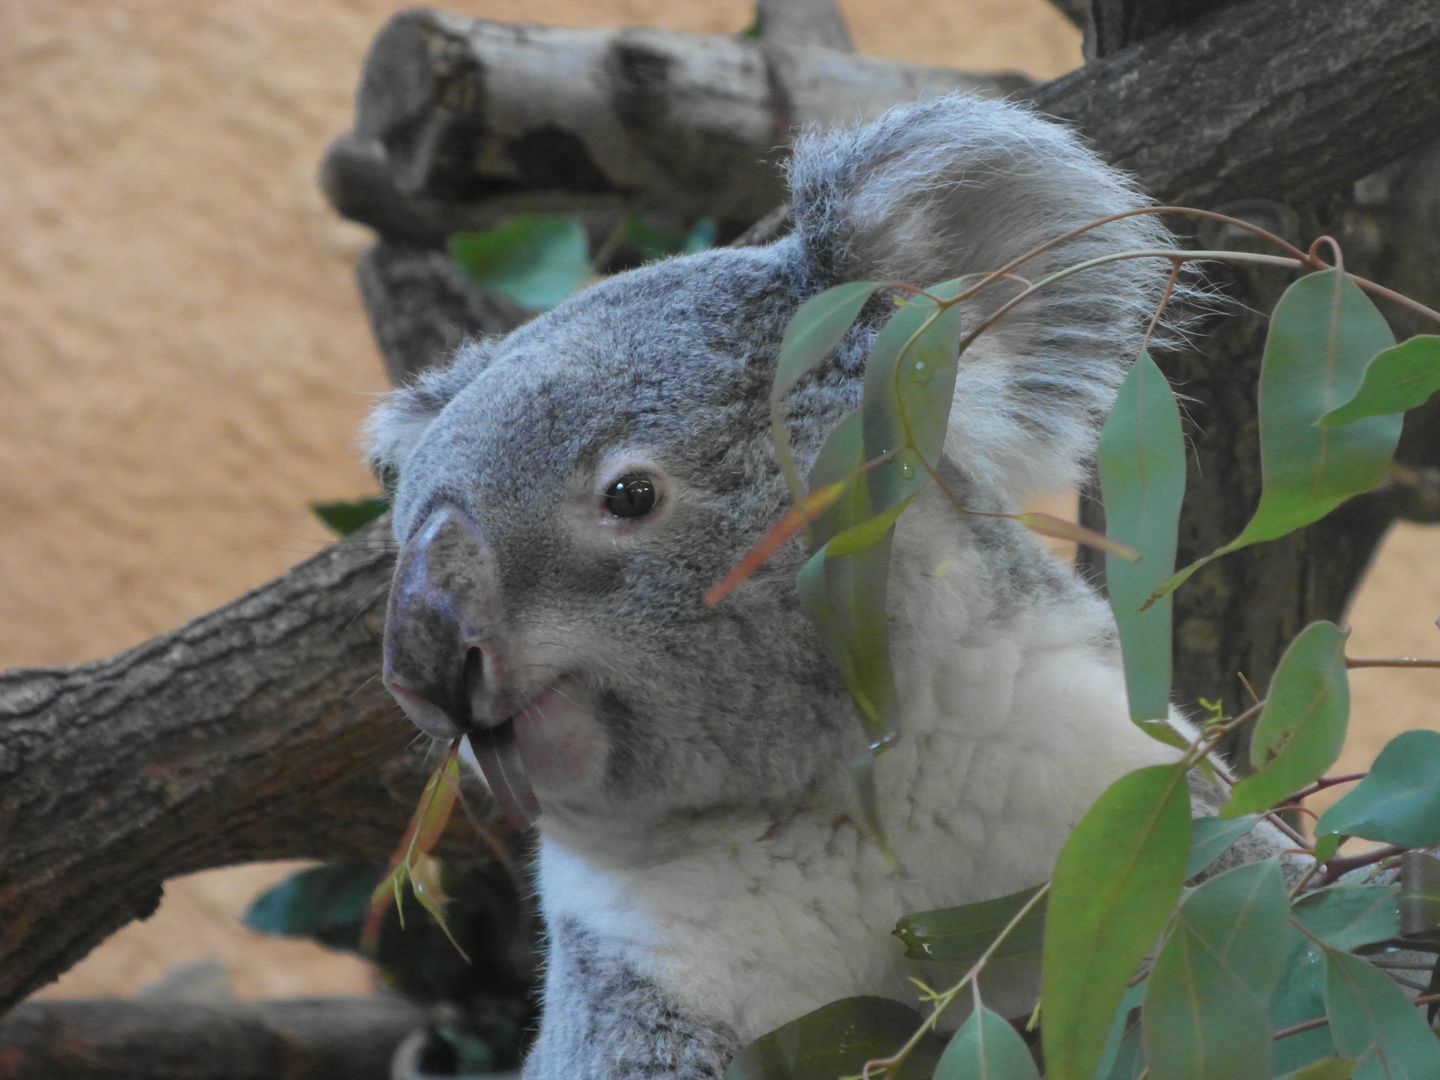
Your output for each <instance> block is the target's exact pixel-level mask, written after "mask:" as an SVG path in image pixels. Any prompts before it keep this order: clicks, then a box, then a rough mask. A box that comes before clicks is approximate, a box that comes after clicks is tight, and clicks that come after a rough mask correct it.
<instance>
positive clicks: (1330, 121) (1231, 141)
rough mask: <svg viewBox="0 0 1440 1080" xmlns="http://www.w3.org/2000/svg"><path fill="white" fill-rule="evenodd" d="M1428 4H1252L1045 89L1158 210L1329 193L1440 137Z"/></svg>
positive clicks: (1439, 10) (1321, 0)
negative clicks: (1165, 205) (1160, 205)
mask: <svg viewBox="0 0 1440 1080" xmlns="http://www.w3.org/2000/svg"><path fill="white" fill-rule="evenodd" d="M1437 71H1440V5H1436V4H1415V3H1411V2H1410V0H1251V2H1248V3H1241V4H1233V5H1230V6H1228V7H1225V8H1223V9H1221V10H1219V11H1216V12H1214V13H1212V14H1211V15H1209V16H1207V17H1205V18H1203V19H1200V20H1197V21H1195V22H1193V23H1191V24H1189V25H1187V26H1185V27H1183V28H1178V29H1171V30H1168V31H1166V32H1164V33H1162V34H1160V35H1157V36H1156V37H1154V38H1152V39H1150V40H1147V41H1145V42H1142V43H1141V44H1140V45H1138V46H1136V47H1135V48H1132V49H1129V50H1126V51H1125V52H1124V53H1121V54H1120V55H1118V56H1115V57H1113V58H1111V59H1107V60H1102V61H1099V62H1097V63H1093V64H1087V65H1086V66H1085V67H1083V68H1081V69H1080V70H1079V71H1076V72H1073V73H1071V74H1069V75H1065V76H1062V77H1061V78H1059V79H1056V80H1055V81H1054V82H1051V83H1047V84H1046V85H1045V86H1043V87H1041V88H1040V89H1039V90H1038V91H1037V92H1036V94H1035V101H1036V104H1037V105H1039V107H1040V108H1041V109H1043V110H1044V111H1046V112H1049V113H1053V114H1054V115H1056V116H1060V117H1064V118H1065V119H1067V120H1070V121H1072V122H1074V123H1075V124H1076V125H1077V126H1079V128H1080V130H1081V131H1083V132H1084V133H1085V134H1086V135H1087V136H1088V137H1089V138H1090V139H1091V140H1092V141H1093V142H1094V143H1095V145H1096V146H1097V147H1099V149H1100V151H1101V152H1102V153H1103V154H1104V155H1105V157H1106V158H1107V159H1108V160H1110V161H1111V162H1113V163H1115V164H1116V165H1118V166H1120V167H1121V168H1122V169H1126V170H1129V171H1130V172H1132V173H1134V174H1135V175H1136V176H1138V177H1139V178H1140V181H1141V183H1142V184H1144V186H1145V187H1146V188H1147V189H1148V190H1150V191H1151V192H1153V193H1154V194H1155V195H1156V196H1158V197H1159V198H1161V199H1163V200H1164V201H1166V202H1171V203H1183V204H1186V205H1190V206H1205V207H1210V206H1215V205H1217V204H1220V203H1226V202H1230V201H1233V200H1235V199H1249V198H1271V199H1278V200H1281V201H1285V202H1289V203H1292V204H1293V203H1295V202H1300V201H1305V200H1309V199H1314V198H1317V197H1320V196H1326V195H1330V194H1333V193H1334V192H1336V191H1339V190H1341V189H1342V188H1344V187H1346V186H1348V185H1349V184H1352V183H1354V182H1355V181H1357V180H1359V179H1360V178H1361V177H1363V176H1367V175H1369V174H1370V173H1372V172H1374V171H1375V170H1376V169H1377V168H1379V167H1380V166H1382V165H1385V164H1388V163H1389V162H1391V161H1394V160H1395V159H1397V158H1399V157H1401V156H1403V155H1405V154H1406V153H1409V152H1410V151H1413V150H1415V149H1417V148H1418V147H1420V146H1422V145H1424V144H1425V143H1427V142H1429V141H1430V140H1432V139H1433V138H1434V137H1435V135H1436V133H1437V131H1440V80H1437V79H1436V78H1435V73H1436V72H1437Z"/></svg>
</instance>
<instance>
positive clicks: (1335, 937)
mask: <svg viewBox="0 0 1440 1080" xmlns="http://www.w3.org/2000/svg"><path fill="white" fill-rule="evenodd" d="M1399 894H1400V886H1398V885H1332V886H1330V887H1329V888H1328V889H1316V890H1315V891H1314V892H1310V893H1306V894H1305V895H1304V896H1302V897H1300V899H1298V900H1296V901H1295V903H1294V905H1293V906H1292V907H1291V911H1290V913H1291V915H1292V916H1293V917H1294V918H1295V919H1296V920H1297V921H1298V922H1300V923H1301V924H1302V925H1303V926H1304V927H1305V929H1306V930H1308V931H1310V933H1312V934H1313V935H1315V937H1317V938H1319V939H1320V940H1321V941H1323V942H1324V943H1325V944H1326V945H1329V946H1330V947H1331V948H1332V949H1339V950H1341V951H1342V952H1349V951H1350V950H1351V949H1357V948H1359V947H1360V946H1361V945H1369V944H1371V943H1372V942H1376V941H1385V940H1387V939H1389V938H1393V937H1395V936H1396V935H1397V934H1399V933H1400V903H1399Z"/></svg>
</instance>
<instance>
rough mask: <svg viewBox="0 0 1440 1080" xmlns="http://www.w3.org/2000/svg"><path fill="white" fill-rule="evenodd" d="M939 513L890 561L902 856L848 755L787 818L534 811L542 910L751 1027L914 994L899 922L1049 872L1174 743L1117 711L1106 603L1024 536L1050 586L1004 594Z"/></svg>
mask: <svg viewBox="0 0 1440 1080" xmlns="http://www.w3.org/2000/svg"><path fill="white" fill-rule="evenodd" d="M947 509H948V507H946V506H944V505H942V502H941V499H940V498H927V499H926V500H925V502H924V503H923V504H922V505H919V506H917V507H915V508H914V512H913V515H912V516H911V517H910V518H908V519H907V520H906V521H905V522H904V523H903V524H902V526H901V529H900V535H899V537H898V538H897V547H896V553H895V563H896V568H895V570H894V571H893V572H892V573H893V575H894V577H895V579H896V580H895V586H896V588H895V591H894V593H892V595H897V596H899V597H902V598H903V599H902V601H901V603H900V604H898V605H897V609H898V610H896V612H895V614H894V621H895V625H896V628H897V633H896V636H895V639H894V651H895V654H896V656H897V669H898V670H897V677H898V681H899V683H900V688H901V689H900V693H901V704H902V717H903V719H902V734H901V737H900V739H899V740H898V742H897V743H896V745H894V746H893V747H892V748H890V749H889V750H887V751H886V752H885V753H884V754H883V755H881V757H880V759H879V762H878V763H877V769H878V776H877V781H878V787H879V790H880V797H881V800H882V814H881V816H882V820H883V821H884V822H885V823H886V829H887V836H888V839H889V841H890V842H891V844H892V845H893V848H894V849H895V851H896V853H897V854H898V856H899V858H900V860H901V862H902V864H903V866H904V870H903V871H902V872H897V871H896V870H895V869H894V868H892V867H891V866H890V864H889V863H888V862H887V861H886V859H885V857H884V855H883V853H882V852H881V850H880V847H879V845H878V844H877V843H876V840H875V837H873V836H871V835H870V834H869V833H868V832H867V830H866V829H865V828H864V826H863V825H862V824H861V823H862V821H863V815H862V812H861V810H860V808H859V806H858V805H857V803H856V799H855V780H854V777H853V773H852V767H851V757H852V755H842V756H840V757H838V758H837V760H836V761H835V762H834V767H833V770H832V771H831V772H830V774H829V775H827V776H825V777H823V778H822V779H820V780H819V781H817V783H816V784H815V785H814V786H813V787H811V788H810V789H809V790H808V791H807V792H806V793H805V796H804V798H803V799H802V800H801V801H800V802H799V803H798V805H796V806H795V807H794V808H793V809H791V810H789V811H788V812H786V813H784V814H783V815H782V816H777V815H767V814H764V813H757V812H754V811H750V812H745V811H732V812H729V813H726V814H724V815H720V816H717V817H716V818H714V819H709V820H705V821H703V822H697V823H694V824H688V825H686V826H682V827H681V831H682V832H683V835H681V836H671V837H667V838H664V839H661V838H654V837H652V838H636V837H631V836H626V835H625V832H626V830H625V826H624V823H623V822H610V823H607V826H606V827H604V828H582V829H570V828H564V827H562V828H560V829H556V830H553V831H552V830H550V829H548V828H547V827H546V826H545V824H544V819H543V818H542V826H541V831H542V849H541V850H542V854H541V861H540V873H539V889H540V895H541V901H542V904H543V907H544V911H545V914H546V918H547V920H548V921H550V922H551V923H555V922H560V921H564V922H568V923H570V924H572V925H574V926H576V927H581V928H584V930H586V931H588V932H589V933H591V934H593V935H594V936H595V937H596V938H599V939H604V940H606V941H608V942H610V943H612V944H613V946H614V947H615V948H616V949H617V950H618V952H619V953H620V954H621V955H623V956H624V957H625V959H626V962H628V963H629V964H631V965H633V967H634V969H635V970H636V972H637V973H639V974H641V975H643V976H644V977H645V978H647V979H649V980H652V981H653V982H654V983H655V985H656V986H658V987H660V988H662V989H663V990H664V991H665V992H666V993H667V994H668V995H670V996H672V997H673V998H674V999H675V1000H676V1001H677V1002H681V1003H683V1005H684V1006H685V1007H686V1008H687V1009H689V1010H691V1011H693V1012H694V1013H695V1014H696V1015H699V1016H705V1017H709V1018H711V1019H712V1020H714V1021H718V1022H720V1023H723V1024H724V1025H726V1026H727V1027H729V1028H731V1029H733V1030H734V1031H735V1033H736V1034H737V1035H738V1036H739V1038H740V1040H741V1042H748V1041H750V1040H753V1039H754V1038H756V1037H758V1036H760V1035H762V1034H764V1033H765V1032H766V1031H769V1030H772V1029H773V1028H775V1027H777V1026H779V1025H780V1024H782V1023H785V1022H787V1021H789V1020H792V1019H795V1018H796V1017H797V1016H800V1015H803V1014H804V1013H806V1012H808V1011H810V1010H812V1009H815V1008H819V1007H820V1006H821V1005H823V1004H825V1003H827V1002H830V1001H834V1000H837V999H839V998H842V997H847V996H851V995H857V994H882V995H886V996H892V997H895V998H896V999H898V1000H907V1001H913V1000H914V997H915V990H914V987H913V985H912V984H911V983H910V982H909V978H910V977H911V976H914V977H919V978H922V979H924V980H925V981H927V982H930V983H932V984H937V983H940V982H943V975H944V974H945V973H943V972H939V971H937V967H936V965H934V964H926V963H913V962H909V961H906V960H905V959H904V958H903V947H902V946H901V944H900V942H899V941H898V940H897V939H896V938H895V937H894V936H893V935H892V934H891V931H892V930H893V929H894V926H895V922H896V920H897V919H899V918H900V917H901V916H902V915H905V914H911V913H915V912H918V911H924V910H930V909H933V908H937V907H946V906H952V905H956V904H964V903H971V902H975V901H979V900H986V899H990V898H992V897H995V896H1002V895H1005V894H1007V893H1010V892H1015V891H1018V890H1020V889H1023V888H1027V887H1030V886H1033V885H1038V884H1040V883H1042V882H1043V881H1045V880H1047V879H1048V878H1049V876H1050V871H1051V868H1052V866H1053V863H1054V858H1055V854H1056V853H1057V852H1058V851H1059V848H1060V845H1061V844H1062V843H1063V841H1064V839H1065V837H1066V836H1067V835H1068V833H1069V831H1070V829H1071V828H1073V826H1074V825H1075V823H1076V822H1077V821H1078V820H1079V818H1080V816H1081V815H1082V814H1083V813H1084V812H1085V810H1087V809H1088V808H1089V806H1090V804H1091V803H1092V802H1093V801H1094V800H1095V798H1096V797H1097V796H1098V795H1099V793H1100V792H1101V791H1102V790H1103V789H1104V788H1105V787H1106V786H1108V785H1109V784H1110V783H1111V782H1113V781H1114V780H1115V779H1117V778H1118V777H1119V776H1120V774H1122V773H1124V772H1126V771H1128V770H1130V769H1134V768H1138V767H1140V766H1142V765H1149V764H1156V763H1158V762H1161V761H1168V760H1174V758H1175V756H1176V753H1175V751H1174V750H1172V749H1169V748H1166V747H1163V746H1161V745H1160V744H1158V743H1156V742H1154V741H1153V740H1151V739H1149V738H1148V737H1146V736H1144V735H1142V734H1141V733H1140V732H1138V731H1137V730H1136V729H1135V728H1134V727H1133V726H1132V725H1131V724H1130V722H1129V720H1128V719H1127V717H1126V708H1125V697H1124V694H1125V691H1124V684H1123V679H1122V677H1121V673H1120V670H1119V667H1118V662H1117V657H1115V655H1114V650H1113V648H1112V647H1111V645H1110V643H1109V641H1108V622H1109V617H1108V613H1107V612H1106V611H1104V610H1103V605H1100V604H1099V603H1098V602H1097V601H1096V600H1095V599H1094V598H1093V597H1092V596H1090V595H1089V594H1088V593H1087V592H1086V591H1084V590H1083V589H1081V588H1080V587H1078V586H1077V585H1076V583H1075V582H1073V581H1071V580H1068V579H1067V577H1066V576H1065V575H1064V572H1063V571H1061V570H1060V568H1058V567H1052V566H1050V565H1049V564H1048V561H1047V560H1048V556H1046V555H1045V554H1043V553H1041V552H1039V551H1037V550H1031V549H1030V548H1029V546H1028V545H1027V546H1026V547H1025V548H1022V549H1021V550H1023V551H1025V553H1026V554H1027V555H1028V556H1031V559H1029V560H1027V562H1026V564H1025V568H1026V570H1027V571H1028V573H1027V574H1026V581H1025V584H1026V585H1028V586H1030V587H1031V588H1034V589H1037V590H1038V591H1039V592H1040V595H1039V596H1036V595H1033V594H1032V595H1029V596H1027V597H1025V598H1024V599H1023V601H1022V600H1021V599H1020V598H1015V601H1016V607H1014V608H1009V606H1008V604H1001V605H997V602H996V596H995V595H994V593H995V590H994V588H993V583H994V578H995V576H996V575H997V574H1004V573H1005V568H1003V567H1001V566H996V565H993V562H992V563H991V564H990V565H987V559H986V558H985V557H984V555H983V554H982V553H977V552H976V551H975V549H974V548H973V547H972V546H970V545H968V544H966V543H963V542H960V537H962V536H963V534H964V530H963V528H961V527H957V526H958V523H957V522H955V521H954V520H953V515H951V514H947V513H946V510H947ZM945 517H951V518H952V520H950V521H949V522H948V526H949V527H948V528H947V529H940V528H936V527H935V526H936V525H937V524H938V523H937V522H936V521H935V519H936V518H945ZM1012 540H1014V542H1023V540H1022V539H1020V538H1012ZM937 541H938V542H937ZM998 554H999V555H1000V557H1001V558H1004V559H1011V558H1014V556H1015V554H1016V552H1015V551H1014V550H1006V551H1003V552H1001V553H998ZM907 578H910V579H912V580H907ZM977 582H981V583H983V585H981V586H980V587H977ZM1047 594H1048V595H1047ZM902 627H903V628H904V629H901V628H902ZM770 722H771V723H772V724H774V725H776V726H782V725H783V724H784V723H785V717H783V716H779V717H773V718H771V719H770ZM851 722H852V723H853V721H851ZM858 748H859V747H858V745H857V747H856V749H857V750H858ZM982 987H983V989H984V991H985V994H986V1000H987V1002H989V1003H990V1004H991V1005H992V1007H995V1008H999V1009H1002V1010H1005V1009H1008V1010H1009V1011H1010V1012H1011V1013H1012V1014H1014V1015H1019V1014H1021V1013H1023V1012H1024V1011H1028V1009H1029V1008H1030V1007H1031V1006H1032V1005H1033V1002H1034V995H1035V992H1036V990H1037V988H1038V987H1037V984H1036V972H1034V971H1033V970H1030V969H1029V968H1019V969H1015V968H1011V967H1007V966H1005V965H1003V964H1000V965H997V966H996V968H994V969H992V971H991V973H990V974H988V975H987V977H986V978H985V980H983V982H982ZM961 1018H963V1010H962V1011H961V1012H960V1013H958V1014H957V1015H956V1016H955V1017H953V1018H952V1020H954V1021H955V1022H958V1020H959V1019H961Z"/></svg>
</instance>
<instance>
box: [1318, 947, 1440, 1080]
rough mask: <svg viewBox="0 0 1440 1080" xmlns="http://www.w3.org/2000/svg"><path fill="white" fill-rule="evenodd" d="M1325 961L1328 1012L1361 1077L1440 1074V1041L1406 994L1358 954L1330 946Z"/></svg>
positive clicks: (1431, 1077)
mask: <svg viewBox="0 0 1440 1080" xmlns="http://www.w3.org/2000/svg"><path fill="white" fill-rule="evenodd" d="M1325 962H1326V976H1325V1014H1326V1015H1327V1016H1328V1017H1329V1018H1330V1032H1331V1035H1332V1037H1333V1038H1334V1040H1335V1048H1336V1049H1337V1050H1338V1051H1339V1052H1340V1053H1341V1054H1342V1055H1343V1056H1345V1057H1348V1058H1353V1059H1354V1060H1356V1061H1358V1062H1359V1063H1360V1064H1359V1067H1358V1068H1357V1069H1356V1070H1355V1073H1354V1075H1355V1077H1356V1078H1357V1080H1380V1078H1382V1077H1383V1078H1385V1080H1422V1078H1423V1080H1436V1078H1440V1041H1437V1040H1436V1038H1435V1034H1434V1033H1433V1032H1432V1031H1431V1030H1430V1026H1429V1025H1428V1024H1426V1023H1425V1021H1424V1020H1422V1019H1421V1018H1420V1014H1419V1013H1418V1012H1416V1010H1415V1006H1414V1005H1412V1004H1411V1003H1410V999H1409V998H1407V997H1406V996H1405V994H1404V992H1403V991H1401V989H1400V988H1399V987H1398V986H1396V985H1395V983H1394V982H1392V981H1391V980H1390V979H1389V978H1388V977H1386V976H1385V975H1384V974H1383V973H1382V972H1381V971H1379V970H1378V969H1377V968H1374V967H1372V966H1371V965H1369V964H1367V963H1366V962H1365V961H1364V960H1361V959H1360V958H1359V957H1355V956H1351V955H1349V954H1348V953H1343V952H1340V951H1338V950H1336V949H1326V950H1325Z"/></svg>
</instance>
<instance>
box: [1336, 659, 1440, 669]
mask: <svg viewBox="0 0 1440 1080" xmlns="http://www.w3.org/2000/svg"><path fill="white" fill-rule="evenodd" d="M1345 666H1346V667H1347V668H1370V667H1390V668H1440V660H1429V659H1420V660H1417V659H1415V658H1414V657H1410V656H1388V657H1356V658H1354V659H1352V658H1351V657H1348V656H1347V657H1346V658H1345Z"/></svg>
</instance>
